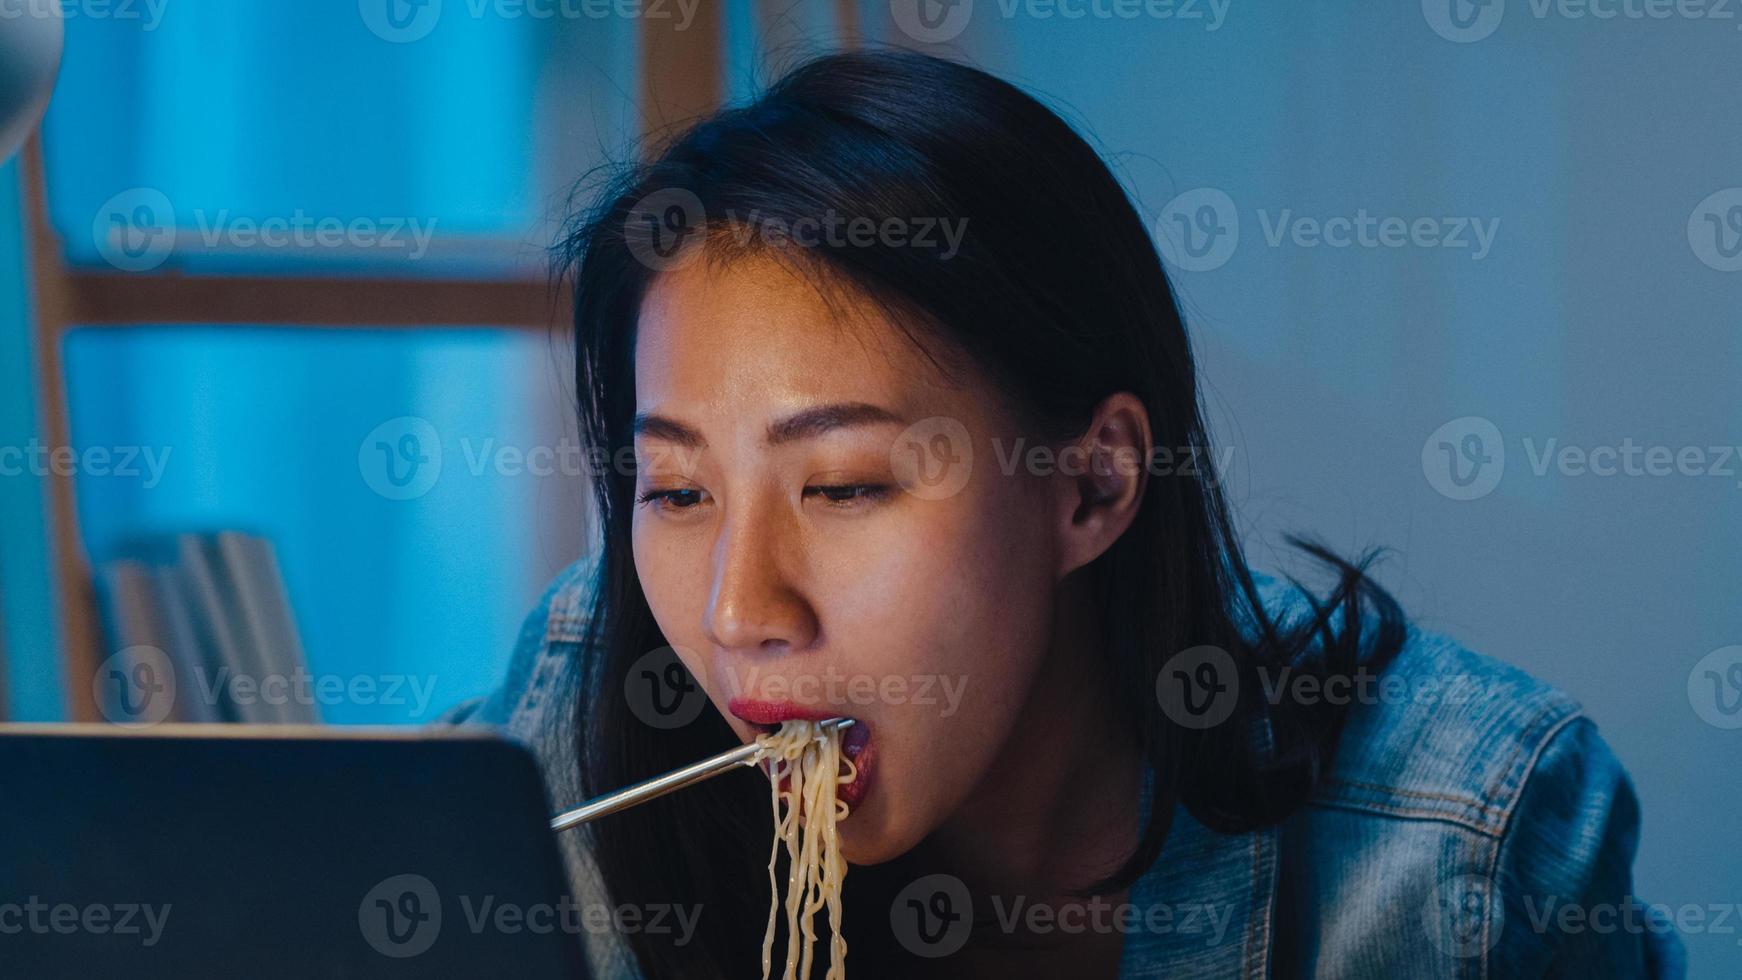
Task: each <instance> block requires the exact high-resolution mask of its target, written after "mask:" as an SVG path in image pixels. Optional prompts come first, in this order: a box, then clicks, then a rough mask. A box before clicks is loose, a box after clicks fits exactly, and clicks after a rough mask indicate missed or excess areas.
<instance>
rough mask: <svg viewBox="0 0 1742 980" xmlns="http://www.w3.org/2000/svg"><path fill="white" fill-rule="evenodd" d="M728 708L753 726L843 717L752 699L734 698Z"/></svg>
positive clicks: (776, 702)
mask: <svg viewBox="0 0 1742 980" xmlns="http://www.w3.org/2000/svg"><path fill="white" fill-rule="evenodd" d="M726 708H727V710H729V711H731V712H732V713H733V714H734V715H737V716H738V717H739V718H742V719H743V720H745V721H747V722H749V723H750V724H752V725H779V724H780V723H781V722H783V721H826V720H827V719H830V718H839V717H841V713H840V712H838V711H827V710H821V711H819V710H817V709H815V708H801V707H799V706H798V705H796V704H788V703H786V702H783V701H754V700H751V699H750V698H733V699H732V700H731V701H728V702H727V703H726Z"/></svg>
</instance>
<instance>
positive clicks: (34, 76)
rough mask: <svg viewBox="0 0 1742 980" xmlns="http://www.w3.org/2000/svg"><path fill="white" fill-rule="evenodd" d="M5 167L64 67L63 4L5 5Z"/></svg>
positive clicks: (1, 135) (0, 78)
mask: <svg viewBox="0 0 1742 980" xmlns="http://www.w3.org/2000/svg"><path fill="white" fill-rule="evenodd" d="M0 7H3V8H5V9H0V163H4V162H5V161H6V160H8V159H9V158H11V156H12V154H14V153H16V152H17V151H18V147H19V146H20V145H21V144H23V142H24V138H25V137H26V136H29V135H30V130H31V128H32V127H34V126H35V125H36V121H37V120H38V119H39V118H41V117H42V110H43V107H44V106H46V105H47V104H48V96H49V93H50V92H52V91H53V90H54V76H55V72H56V71H57V70H59V68H60V53H61V41H62V34H63V28H62V23H61V9H60V2H59V0H23V2H21V3H9V4H0Z"/></svg>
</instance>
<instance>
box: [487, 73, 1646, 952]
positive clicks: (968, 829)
mask: <svg viewBox="0 0 1742 980" xmlns="http://www.w3.org/2000/svg"><path fill="white" fill-rule="evenodd" d="M599 200H600V202H601V203H599V204H598V205H597V207H596V208H594V209H593V210H591V211H590V212H588V213H587V214H586V215H585V216H583V218H582V220H580V221H579V223H578V227H577V230H576V231H575V232H574V234H573V237H572V239H571V240H570V242H569V245H570V249H569V253H568V254H569V256H570V258H571V259H572V266H571V270H572V276H573V282H574V285H575V287H576V292H575V296H576V301H575V314H574V325H575V341H576V346H577V352H576V369H575V378H576V383H577V390H578V394H579V413H580V420H581V430H582V434H583V437H584V439H585V440H586V441H587V442H588V444H589V445H590V446H591V448H592V449H593V450H594V451H595V452H594V458H595V459H598V460H602V461H606V462H609V463H611V464H613V465H609V466H603V467H601V468H600V469H599V471H598V472H597V474H596V477H595V490H596V504H597V512H598V519H599V524H600V530H601V535H600V540H599V543H598V546H597V550H596V553H595V554H593V555H591V556H589V558H588V559H587V560H585V561H584V562H582V563H579V564H577V565H576V566H575V567H573V568H572V569H571V570H570V571H569V572H568V573H566V574H565V575H564V576H563V577H562V578H561V579H560V580H559V581H558V582H557V583H556V584H555V585H554V586H553V587H552V589H551V591H550V593H549V595H548V596H547V597H546V600H545V602H544V604H543V605H542V606H541V608H540V609H539V610H537V611H536V612H535V613H534V614H533V616H532V617H531V618H530V619H529V620H528V624H527V627H526V631H525V633H524V635H523V637H522V643H521V648H520V650H519V652H518V654H517V655H516V657H515V660H514V666H513V669H512V672H511V676H510V677H509V679H508V681H507V683H506V684H505V685H504V686H503V688H502V689H501V690H500V691H499V692H498V693H497V694H496V695H494V696H493V697H492V698H490V699H489V700H488V701H487V702H485V703H484V704H483V705H482V706H480V707H477V708H476V709H475V710H473V711H472V712H471V713H470V717H472V718H473V719H474V720H480V721H485V722H489V723H494V724H497V725H501V726H504V727H505V728H506V729H507V731H508V732H509V733H510V734H511V735H513V736H514V737H517V738H520V739H523V740H524V741H526V742H527V743H528V744H529V745H531V746H532V747H533V748H534V750H535V751H536V752H537V754H538V755H539V757H540V759H541V760H542V763H543V765H544V766H545V769H546V774H547V777H548V779H549V782H550V785H551V791H552V795H553V797H555V798H554V799H553V804H555V805H559V806H560V805H566V804H572V803H574V802H576V801H578V800H580V799H583V798H587V797H591V796H594V795H597V794H600V793H604V792H608V791H610V790H613V789H617V788H620V787H622V786H626V785H628V784H630V783H633V782H636V781H638V780H641V779H644V778H646V777H648V776H650V775H653V774H656V773H660V772H663V771H666V770H669V769H673V768H676V767H678V766H680V765H683V764H686V763H689V762H692V761H695V760H698V759H701V758H703V757H705V756H708V755H711V754H713V753H715V752H718V751H720V750H721V749H723V748H726V747H729V746H731V745H733V744H736V743H739V742H746V741H749V740H751V739H754V738H755V737H756V736H757V735H759V734H760V733H762V732H763V731H766V730H768V729H770V728H772V727H773V726H774V723H776V722H779V721H781V720H784V719H787V718H825V717H830V716H836V715H839V716H847V717H851V718H853V719H855V721H856V722H857V724H856V725H855V726H854V734H853V735H852V736H851V737H850V738H849V739H848V754H849V755H850V756H852V757H853V759H854V763H855V766H854V771H855V772H856V777H855V779H854V780H853V782H852V784H851V785H849V786H844V787H843V788H842V789H841V790H840V799H842V800H843V801H845V802H846V803H847V805H848V807H849V815H848V816H847V817H846V818H845V819H844V820H843V821H842V822H841V824H840V834H841V840H842V847H843V849H844V854H845V856H846V858H847V859H848V861H849V862H850V866H851V872H850V873H849V874H848V876H847V879H846V887H845V893H844V914H845V921H844V925H843V928H842V934H843V936H844V938H845V939H846V941H847V944H848V948H849V952H848V955H847V958H846V966H847V969H848V970H849V971H851V973H852V974H854V975H858V976H866V977H886V976H898V975H899V976H906V975H939V976H1000V977H1009V976H1039V977H1053V976H1060V975H1070V976H1075V977H1083V978H1089V977H1114V976H1155V977H1160V976H1167V977H1178V978H1184V977H1206V978H1207V977H1258V976H1278V977H1285V976H1307V975H1311V976H1327V977H1346V978H1347V977H1442V976H1443V977H1452V976H1460V977H1461V976H1471V977H1476V976H1492V977H1498V976H1505V977H1518V976H1545V975H1554V976H1560V975H1579V976H1604V977H1608V976H1616V977H1620V976H1628V977H1631V976H1655V975H1669V974H1672V973H1674V972H1675V971H1677V970H1678V969H1679V965H1678V964H1679V953H1678V947H1677V945H1676V944H1675V941H1674V939H1673V937H1671V936H1669V935H1667V934H1666V932H1665V928H1664V926H1663V924H1662V923H1661V922H1659V921H1658V920H1656V919H1652V918H1650V917H1649V916H1644V917H1637V918H1639V922H1640V923H1641V924H1640V925H1639V927H1638V928H1633V929H1612V930H1605V931H1597V930H1593V929H1571V928H1564V927H1563V925H1562V923H1563V922H1564V919H1555V918H1553V917H1551V918H1550V919H1548V920H1546V921H1545V920H1544V919H1543V917H1542V915H1541V914H1540V912H1541V910H1542V909H1544V908H1548V909H1555V908H1558V905H1557V904H1556V903H1561V904H1575V905H1577V906H1578V907H1580V908H1581V909H1583V910H1587V911H1588V910H1590V909H1592V908H1593V907H1596V906H1598V905H1605V904H1606V905H1612V906H1615V907H1617V908H1624V907H1626V903H1628V902H1630V901H1631V897H1630V895H1629V880H1630V872H1629V866H1630V863H1631V860H1632V854H1633V848H1634V843H1635V833H1636V828H1637V822H1638V809H1637V804H1636V803H1635V800H1634V796H1633V793H1632V791H1631V788H1630V786H1629V783H1628V780H1627V777H1626V775H1625V773H1624V772H1623V771H1622V769H1621V768H1620V766H1619V765H1618V764H1617V763H1616V761H1615V759H1614V758H1613V757H1612V756H1611V754H1610V753H1609V751H1608V750H1607V749H1606V747H1605V746H1604V744H1603V742H1602V740H1601V739H1600V738H1599V737H1598V735H1597V734H1596V731H1595V729H1594V727H1593V725H1592V724H1591V722H1590V721H1588V720H1586V719H1585V718H1583V717H1582V716H1581V715H1580V713H1579V709H1578V707H1577V705H1576V704H1574V703H1573V702H1572V701H1570V700H1569V699H1567V698H1566V697H1564V696H1563V695H1561V694H1558V693H1556V692H1554V691H1552V690H1550V689H1548V688H1546V687H1544V686H1543V685H1541V684H1539V683H1537V682H1535V681H1533V680H1532V679H1530V678H1529V677H1526V676H1524V675H1522V674H1521V673H1519V672H1517V671H1515V670H1512V669H1510V668H1507V667H1505V666H1502V665H1500V664H1498V663H1495V662H1493V661H1490V660H1487V659H1484V658H1482V657H1480V656H1478V655H1476V654H1474V653H1471V652H1469V651H1467V650H1465V649H1463V648H1461V647H1459V646H1458V645H1457V644H1455V643H1454V642H1452V641H1451V640H1449V639H1447V638H1445V637H1442V636H1438V635H1435V634H1431V633H1426V632H1422V631H1419V630H1417V629H1415V628H1413V627H1411V626H1410V625H1408V623H1407V622H1406V620H1405V618H1404V616H1403V614H1402V613H1401V611H1400V610H1399V609H1398V607H1397V605H1396V604H1395V602H1394V601H1393V600H1392V598H1391V597H1390V596H1389V595H1388V594H1387V593H1386V592H1385V591H1384V590H1382V589H1381V588H1380V587H1379V586H1378V585H1376V584H1375V583H1374V582H1373V581H1372V580H1371V579H1369V578H1368V577H1367V576H1366V575H1365V574H1364V570H1365V567H1366V565H1367V561H1365V560H1364V561H1361V562H1358V563H1350V562H1347V561H1345V560H1343V559H1340V558H1338V557H1337V556H1336V555H1334V554H1332V553H1331V552H1329V551H1327V550H1325V549H1324V548H1322V547H1319V546H1317V545H1313V544H1310V543H1308V542H1306V541H1302V540H1296V541H1295V542H1294V543H1295V544H1296V545H1298V546H1299V547H1301V548H1302V549H1304V551H1305V552H1306V553H1308V554H1309V555H1310V556H1311V559H1312V560H1313V561H1315V562H1316V563H1318V564H1320V565H1322V567H1323V568H1324V569H1326V571H1327V572H1328V573H1329V581H1328V582H1327V583H1326V585H1325V587H1324V589H1323V592H1322V593H1318V592H1314V591H1312V590H1311V589H1309V587H1308V586H1306V585H1304V584H1301V583H1298V582H1296V581H1294V580H1293V579H1290V580H1288V581H1286V582H1285V581H1282V580H1279V579H1277V578H1273V577H1270V576H1267V575H1264V574H1261V573H1258V572H1255V571H1252V570H1250V569H1249V568H1248V566H1247V564H1246V562H1245V560H1244V558H1243V556H1242V554H1241V549H1240V546H1239V543H1238V541H1237V539H1236V534H1235V530H1234V524H1233V521H1232V520H1231V517H1230V514H1229V512H1228V508H1227V505H1226V502H1225V501H1224V499H1223V498H1222V496H1221V494H1220V492H1219V487H1218V481H1217V478H1218V473H1217V470H1216V469H1215V467H1214V465H1213V460H1214V453H1213V452H1211V446H1210V442H1209V439H1208V436H1207V434H1206V432H1205V427H1204V423H1203V419H1202V416H1201V414H1200V410H1199V390H1198V379H1197V376H1196V370H1195V367H1194V364H1193V359H1192V354H1191V349H1190V345H1189V343H1188V340H1187V336H1186V332H1185V328H1184V326H1183V324H1182V323H1181V320H1180V315H1179V311H1178V308H1177V306H1176V304H1175V302H1174V299H1173V296H1172V294H1171V292H1170V290H1169V286H1168V279H1167V275H1166V273H1165V271H1164V270H1163V267H1162V263H1161V261H1160V259H1159V258H1158V255H1157V252H1156V248H1155V246H1154V244H1153V243H1152V241H1151V239H1150V236H1149V234H1148V231H1147V229H1146V228H1145V225H1144V221H1143V219H1142V218H1141V217H1140V215H1139V214H1138V212H1137V210H1136V209H1135V208H1134V207H1133V205H1132V203H1131V201H1130V199H1129V198H1128V197H1127V196H1126V193H1125V192H1124V190H1123V189H1121V187H1120V185H1119V184H1118V182H1117V181H1116V180H1115V179H1114V177H1113V176H1112V174H1111V173H1110V172H1109V171H1108V169H1107V167H1106V166H1105V165H1104V163H1103V162H1102V161H1101V160H1100V159H1099V158H1098V156H1097V155H1096V153H1095V152H1094V151H1093V150H1092V149H1091V147H1090V146H1089V144H1088V143H1086V142H1085V141H1084V140H1083V139H1082V138H1081V137H1080V136H1078V135H1077V134H1076V133H1075V132H1073V131H1072V130H1071V129H1070V128H1069V127H1068V126H1067V125H1066V124H1065V123H1063V122H1062V121H1061V120H1060V119H1059V118H1058V117H1057V116H1056V115H1054V114H1053V113H1052V112H1051V111H1049V110H1048V109H1046V108H1045V107H1043V106H1042V105H1041V104H1040V103H1039V102H1037V101H1035V100H1034V99H1033V98H1031V97H1029V96H1028V95H1025V94H1023V93H1022V92H1020V91H1019V90H1017V89H1016V88H1014V87H1012V86H1010V85H1009V84H1007V83H1005V82H1002V81H1000V80H998V79H996V78H994V77H992V76H990V75H987V74H985V73H983V72H980V71H977V70H974V69H971V68H967V67H963V66H961V65H958V64H954V63H950V62H947V61H942V60H937V59H933V58H928V57H924V56H920V55H916V54H906V53H856V54H843V55H837V56H832V57H827V58H823V59H821V60H818V61H815V62H812V63H810V64H808V65H805V66H803V67H801V68H799V69H798V70H796V71H794V72H792V73H791V74H789V75H788V76H786V77H785V78H784V79H783V80H782V81H780V82H779V83H778V84H776V85H775V86H774V87H773V88H772V89H771V90H770V91H768V92H767V93H766V94H765V95H764V96H762V97H761V98H760V99H759V100H757V101H756V102H754V103H753V104H750V105H748V106H744V107H741V108H735V109H729V110H726V111H722V112H720V113H719V114H717V115H715V116H713V117H712V118H709V119H707V120H705V121H703V122H702V123H700V124H699V125H697V126H695V127H694V128H693V129H691V130H689V131H688V133H687V134H686V135H684V136H682V138H680V139H678V140H677V141H676V142H674V143H672V144H671V145H670V146H669V147H668V148H666V149H664V151H663V152H661V153H660V154H659V155H658V157H657V158H656V159H654V160H653V161H652V162H650V163H646V164H644V165H641V166H638V167H636V168H634V169H633V170H632V171H631V172H629V173H627V174H625V175H623V176H622V177H621V178H620V179H618V180H617V181H616V182H615V183H613V184H612V185H611V186H609V187H607V188H604V190H603V193H602V195H601V197H600V198H599ZM661 658H665V659H663V660H662V659H661ZM686 699H687V700H686ZM769 794H770V790H769V787H768V784H767V781H766V780H765V779H762V778H760V777H758V776H757V775H754V774H752V773H748V772H747V773H744V774H742V775H740V774H736V773H734V774H731V775H728V776H724V777H721V778H718V779H715V780H713V781H711V782H708V783H705V784H702V785H700V786H697V787H695V788H692V789H689V790H685V791H683V792H680V793H677V794H675V795H673V796H669V797H665V798H663V799H661V800H658V801H656V802H654V803H650V804H647V805H644V806H641V807H639V808H637V809H634V810H631V811H629V812H627V813H624V814H621V815H618V816H614V817H610V818H606V819H604V820H601V821H599V822H597V823H594V824H591V825H589V826H588V827H587V828H585V831H584V832H576V833H573V834H569V835H567V836H566V838H565V841H564V843H565V846H567V847H568V848H569V858H570V859H571V861H572V867H571V872H572V876H573V879H574V883H575V887H576V888H577V890H578V891H579V893H580V896H581V897H582V898H583V900H590V901H595V902H606V903H609V904H610V906H611V907H612V908H614V909H619V910H624V909H627V910H631V914H630V915H629V916H627V917H620V918H619V919H618V920H617V921H616V925H615V927H614V928H612V929H610V930H608V931H591V932H588V934H587V935H586V936H585V937H584V938H585V941H586V943H587V946H588V949H589V951H590V952H591V954H592V956H593V958H594V961H595V963H596V965H598V967H599V969H600V972H601V974H602V975H608V976H624V975H633V974H637V973H638V974H640V975H643V976H649V977H684V978H695V977H725V976H733V977H736V976H757V975H759V974H760V972H761V947H762V941H763V937H764V929H765V927H766V923H767V919H768V906H769V898H770V896H769V873H768V870H767V862H768V855H769V846H770V840H771V834H772V822H771V817H770V812H769V811H770V796H769ZM673 907H676V908H679V909H685V910H694V911H695V912H696V913H697V914H696V915H695V917H694V928H693V929H691V930H678V929H674V928H666V929H659V928H655V927H653V925H652V924H651V923H652V920H653V918H654V915H655V910H659V909H672V908H673ZM666 921H668V922H675V921H676V919H675V918H669V917H668V918H667V920H666ZM820 921H821V919H819V922H820ZM782 948H783V947H782ZM821 948H822V949H826V948H827V947H826V945H825V946H823V947H821ZM819 961H820V962H819V964H818V972H819V975H820V972H821V968H822V967H823V966H826V965H827V962H828V957H827V956H826V955H824V956H819ZM781 968H782V963H781V957H780V955H779V954H778V952H777V955H776V958H775V963H774V970H775V973H776V975H778V974H779V972H780V970H781ZM896 971H900V972H896Z"/></svg>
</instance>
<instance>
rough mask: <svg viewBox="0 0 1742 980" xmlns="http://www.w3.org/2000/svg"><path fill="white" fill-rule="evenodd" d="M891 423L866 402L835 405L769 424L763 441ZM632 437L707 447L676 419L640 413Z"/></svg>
mask: <svg viewBox="0 0 1742 980" xmlns="http://www.w3.org/2000/svg"><path fill="white" fill-rule="evenodd" d="M892 423H893V424H896V425H899V424H901V417H900V416H898V415H896V414H895V413H894V412H891V411H889V410H888V409H886V408H883V407H881V406H878V405H872V404H870V403H868V402H838V403H835V404H832V405H818V406H816V407H815V408H807V409H805V410H804V411H801V412H795V413H794V414H792V415H788V416H787V417H786V418H783V419H777V420H775V421H773V422H770V423H769V425H768V431H767V432H766V433H765V434H764V435H763V440H764V441H765V442H767V443H768V444H769V445H771V446H778V445H781V444H783V443H789V442H796V441H797V440H800V439H813V438H815V437H817V436H820V435H823V434H824V433H827V432H832V431H834V430H836V429H847V428H852V427H854V426H866V425H888V424H892ZM634 433H635V435H637V436H646V437H648V438H652V439H661V440H664V441H666V442H674V443H677V444H678V445H680V446H684V447H686V448H691V449H701V448H704V447H706V446H707V444H708V441H707V440H706V439H704V438H702V434H701V433H700V432H697V431H696V430H695V429H692V428H690V427H689V426H687V425H685V424H683V423H682V422H679V421H677V420H676V419H671V418H667V417H665V416H663V415H656V414H654V413H651V412H641V413H638V414H637V415H636V416H635V428H634Z"/></svg>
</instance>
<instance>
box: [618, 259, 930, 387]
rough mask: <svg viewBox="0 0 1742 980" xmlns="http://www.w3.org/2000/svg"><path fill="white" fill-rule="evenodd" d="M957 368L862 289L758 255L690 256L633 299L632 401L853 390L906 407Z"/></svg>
mask: <svg viewBox="0 0 1742 980" xmlns="http://www.w3.org/2000/svg"><path fill="white" fill-rule="evenodd" d="M960 380H961V379H960V378H955V379H953V380H952V379H946V378H945V377H944V375H943V373H942V372H941V371H940V370H939V368H938V367H937V366H936V365H934V364H933V363H931V361H930V360H928V359H927V358H926V356H925V355H924V354H923V353H922V352H921V351H919V350H918V349H917V348H916V347H915V346H914V345H913V343H912V342H911V341H910V340H909V339H908V338H907V337H906V335H905V334H904V333H903V331H902V329H901V328H900V327H899V326H898V325H897V324H895V323H894V322H892V321H891V320H890V318H889V315H888V313H887V312H886V311H884V310H883V308H882V307H881V306H880V305H879V304H877V303H875V302H873V301H872V300H870V299H869V298H867V297H866V296H864V294H862V293H860V292H858V291H856V290H852V289H849V288H846V287H841V286H832V285H829V284H826V283H819V282H818V281H817V280H816V279H815V278H813V277H811V276H808V275H805V274H804V273H803V272H801V271H799V270H797V269H794V268H791V267H790V265H789V264H788V263H783V262H780V261H778V260H776V259H774V258H771V257H768V256H764V255H758V254H753V255H747V256H741V257H735V258H733V259H732V260H730V261H725V262H720V261H709V260H706V259H702V258H698V260H696V261H692V262H690V263H688V264H686V265H684V266H682V267H680V268H677V269H672V270H669V271H667V272H665V273H663V274H661V275H660V276H659V277H658V278H656V279H655V280H654V282H653V285H652V286H651V287H650V288H649V290H648V293H647V296H646V298H645V299H644V300H643V301H642V305H641V312H640V317H639V320H638V325H637V334H636V342H635V395H636V407H637V409H638V410H643V411H645V410H649V409H654V408H666V409H672V410H677V411H682V410H683V409H684V408H685V407H692V408H695V409H705V410H708V411H709V412H710V414H712V413H715V412H731V413H738V414H745V415H758V416H760V415H767V414H776V413H778V412H780V411H781V410H783V409H797V408H801V407H803V406H806V405H812V404H816V403H819V402H824V401H830V402H833V401H844V400H857V401H866V402H871V403H876V404H882V405H884V406H886V407H888V408H890V409H892V410H894V411H896V412H898V413H902V414H906V413H909V412H916V411H920V410H922V409H924V408H926V407H927V406H928V405H934V407H935V402H937V401H938V400H940V399H948V398H949V397H950V395H951V394H952V391H953V389H956V388H957V387H958V386H959V382H960ZM954 394H958V395H959V394H960V392H959V391H956V392H954Z"/></svg>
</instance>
